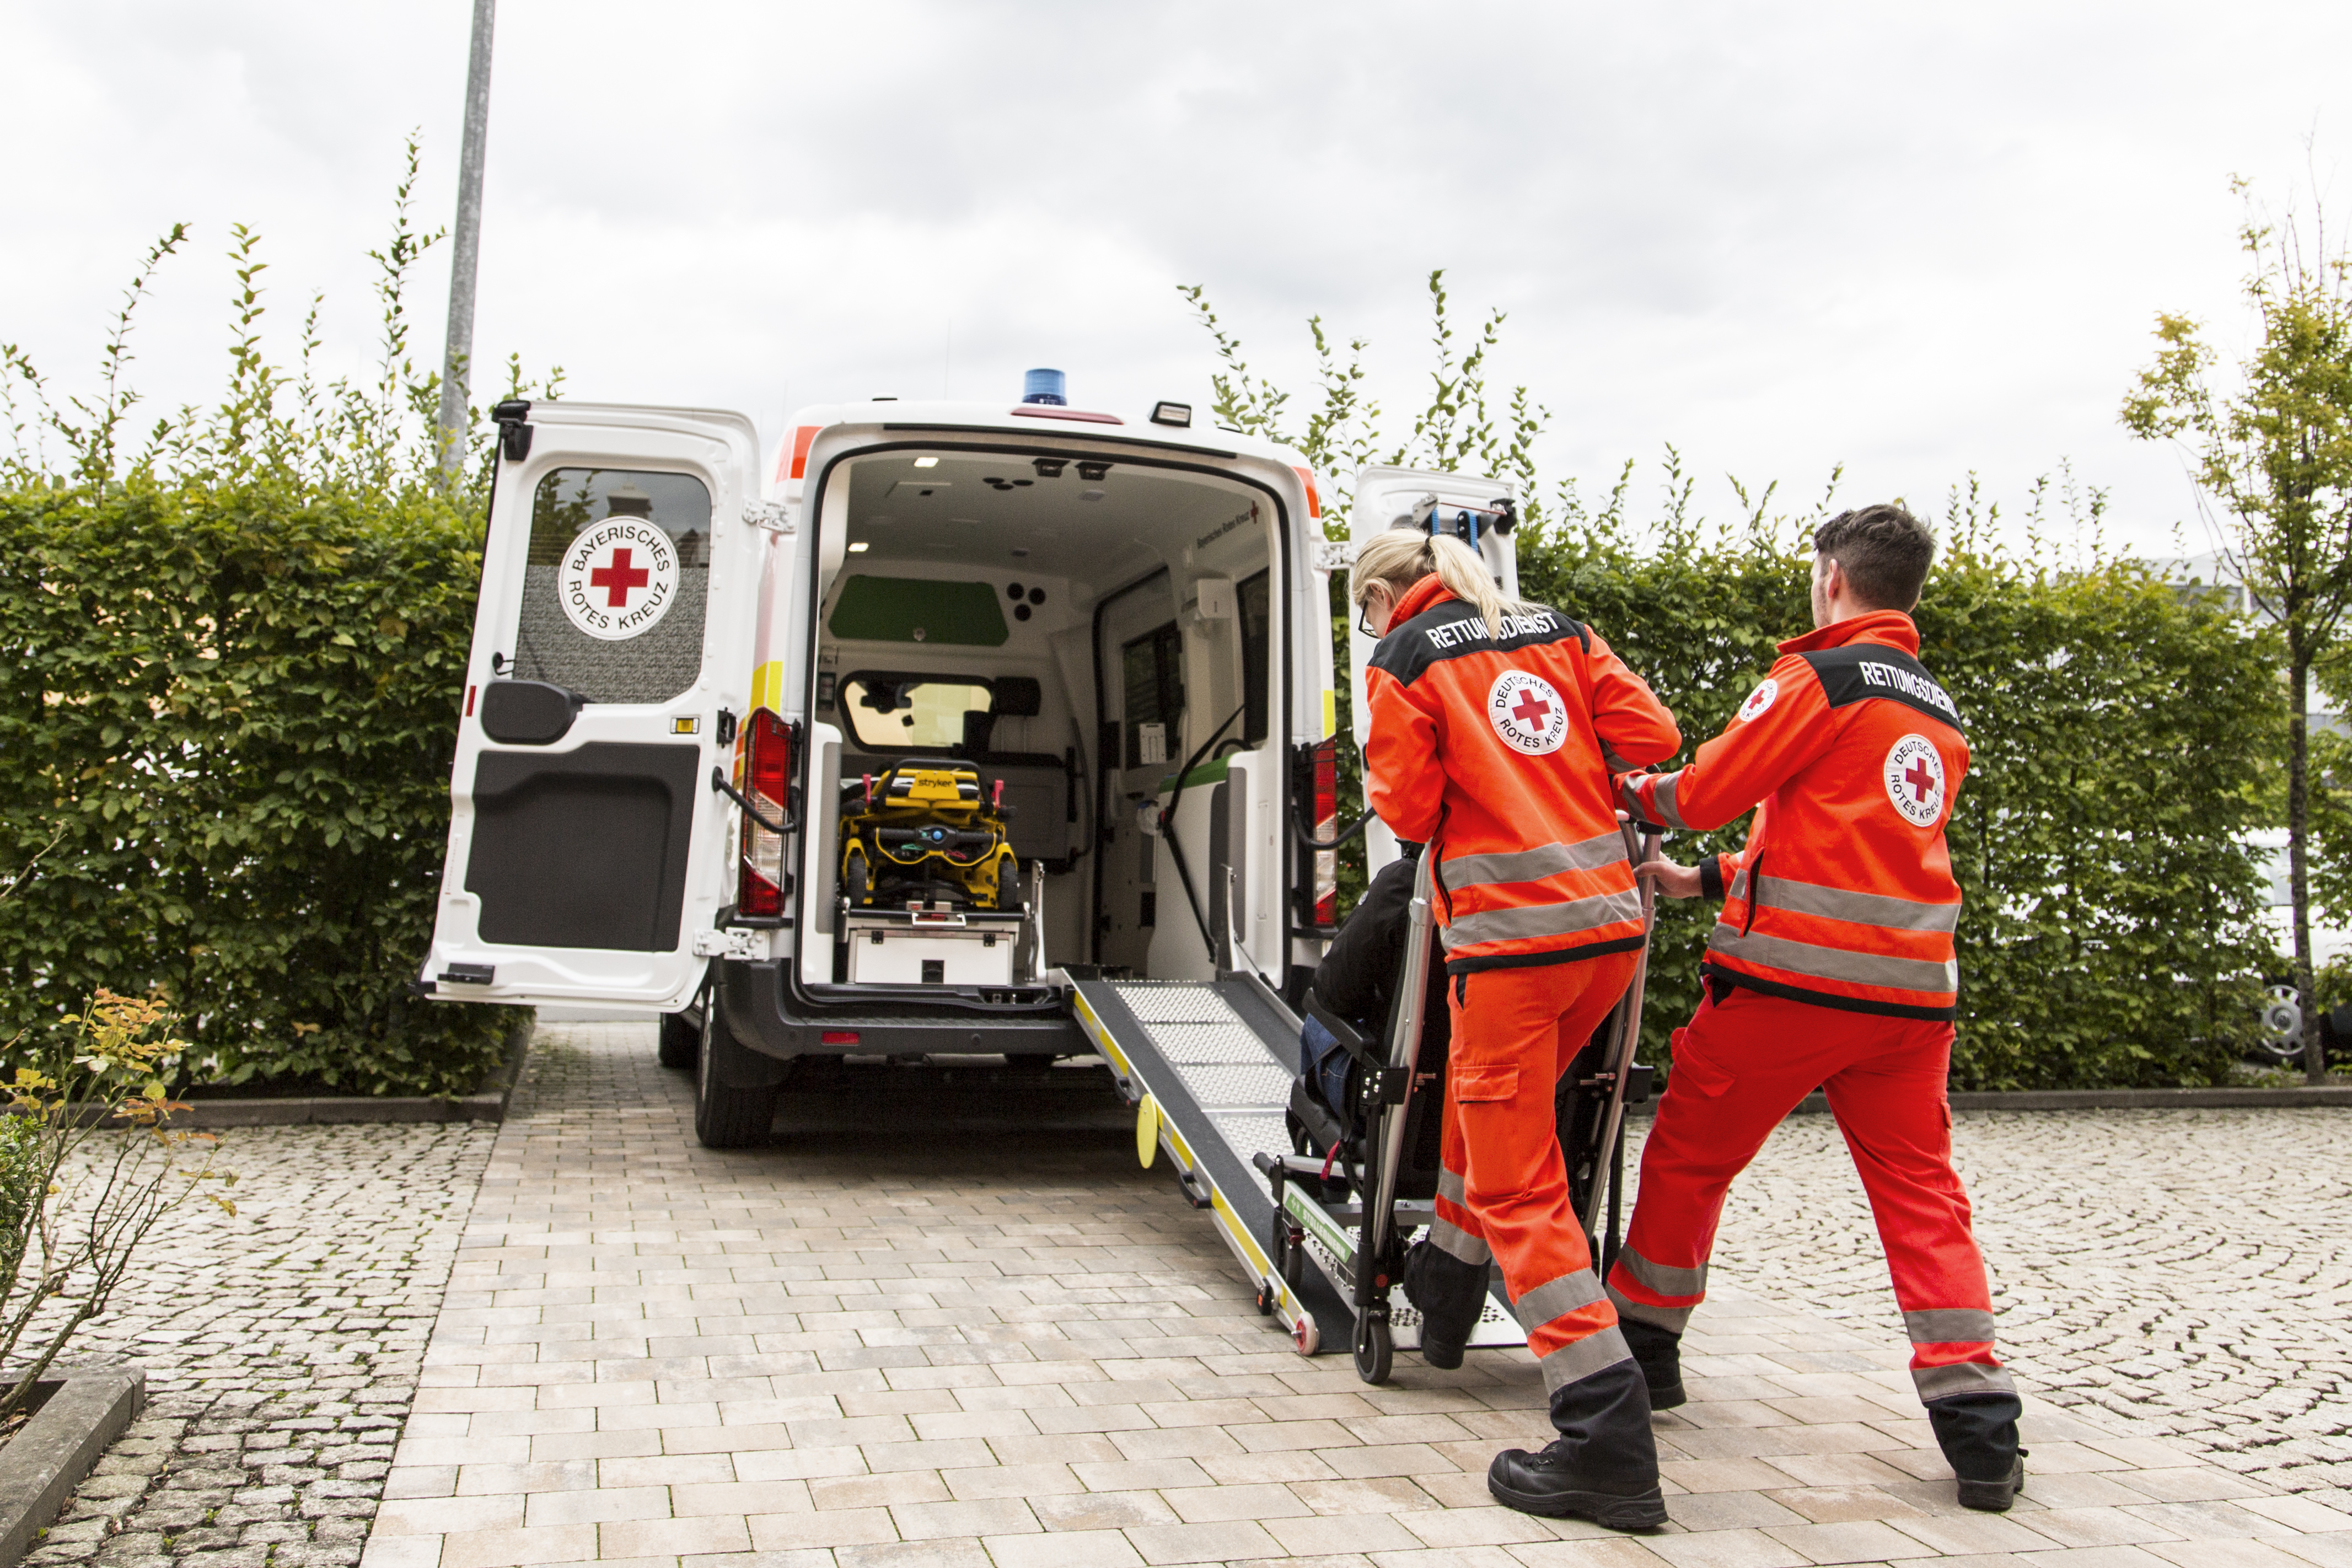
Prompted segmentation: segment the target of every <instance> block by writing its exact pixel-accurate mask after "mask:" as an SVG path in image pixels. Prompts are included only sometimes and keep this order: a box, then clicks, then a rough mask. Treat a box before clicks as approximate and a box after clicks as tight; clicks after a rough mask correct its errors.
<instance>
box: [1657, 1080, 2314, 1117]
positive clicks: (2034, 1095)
mask: <svg viewBox="0 0 2352 1568" xmlns="http://www.w3.org/2000/svg"><path fill="white" fill-rule="evenodd" d="M1951 1099H1952V1109H1953V1110H2254V1109H2272V1108H2293V1109H2298V1110H2308V1109H2312V1108H2315V1107H2326V1106H2352V1084H2343V1085H2337V1084H2328V1085H2326V1087H2324V1088H2320V1089H2019V1090H2015V1091H2012V1092H2010V1093H2005V1094H1955V1095H1953V1096H1952V1097H1951ZM1829 1109H1830V1102H1829V1100H1828V1098H1827V1097H1826V1096H1824V1095H1822V1094H1821V1093H1820V1092H1819V1091H1815V1092H1814V1093H1811V1094H1809V1095H1807V1096H1805V1098H1804V1099H1803V1100H1800V1101H1799V1102H1798V1104H1797V1109H1796V1110H1794V1111H1792V1112H1790V1114H1791V1115H1795V1116H1808V1115H1812V1116H1821V1115H1827V1114H1828V1112H1829ZM1656 1110H1657V1104H1656V1102H1655V1101H1652V1102H1651V1103H1650V1104H1648V1105H1637V1106H1631V1107H1628V1108H1627V1114H1629V1115H1633V1116H1648V1115H1652V1114H1654V1112H1655V1111H1656Z"/></svg>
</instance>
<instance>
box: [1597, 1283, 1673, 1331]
mask: <svg viewBox="0 0 2352 1568" xmlns="http://www.w3.org/2000/svg"><path fill="white" fill-rule="evenodd" d="M1609 1304H1610V1305H1611V1306H1612V1307H1614V1308H1616V1309H1617V1315H1618V1316H1619V1317H1621V1318H1630V1319H1632V1320H1633V1321H1634V1322H1637V1323H1648V1324H1650V1325H1651V1326H1652V1327H1654V1328H1660V1329H1664V1330H1665V1331H1666V1332H1668V1333H1670V1334H1678V1333H1681V1332H1682V1331H1683V1330H1684V1329H1685V1327H1686V1326H1688V1324H1689V1323H1690V1316H1691V1312H1692V1310H1693V1309H1691V1308H1689V1307H1653V1306H1651V1305H1650V1304H1649V1303H1648V1302H1647V1301H1636V1300H1633V1298H1632V1297H1631V1296H1628V1295H1627V1294H1625V1292H1624V1291H1622V1290H1620V1289H1617V1287H1616V1286H1614V1285H1612V1286H1611V1287H1609Z"/></svg>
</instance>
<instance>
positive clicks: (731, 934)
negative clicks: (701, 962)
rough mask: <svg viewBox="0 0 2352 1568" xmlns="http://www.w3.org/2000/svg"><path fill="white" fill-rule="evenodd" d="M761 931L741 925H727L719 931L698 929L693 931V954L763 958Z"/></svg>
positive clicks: (703, 956) (702, 956) (749, 958)
mask: <svg viewBox="0 0 2352 1568" xmlns="http://www.w3.org/2000/svg"><path fill="white" fill-rule="evenodd" d="M760 936H761V932H760V931H758V930H756V929H747V928H745V927H742V926H729V927H727V928H725V929H724V930H721V931H696V932H695V933H694V956H695V957H697V958H733V959H741V960H745V961H749V960H752V959H759V958H765V957H766V956H767V954H766V953H765V952H761V944H760Z"/></svg>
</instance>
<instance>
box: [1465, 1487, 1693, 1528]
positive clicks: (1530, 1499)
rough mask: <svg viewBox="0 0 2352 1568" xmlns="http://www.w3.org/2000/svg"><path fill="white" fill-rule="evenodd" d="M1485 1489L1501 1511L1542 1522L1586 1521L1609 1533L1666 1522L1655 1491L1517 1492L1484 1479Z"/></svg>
mask: <svg viewBox="0 0 2352 1568" xmlns="http://www.w3.org/2000/svg"><path fill="white" fill-rule="evenodd" d="M1486 1489H1487V1490H1488V1491H1489V1492H1491V1493H1493V1494H1494V1498H1495V1500H1496V1502H1498V1503H1501V1504H1502V1505H1503V1506H1504V1507H1505V1508H1515V1509H1517V1510H1519V1511H1520V1512H1521V1513H1534V1514H1541V1515H1542V1516H1543V1517H1545V1518H1546V1519H1589V1520H1591V1521H1592V1522H1593V1523H1595V1524H1598V1525H1602V1526H1605V1527H1606V1528H1608V1529H1610V1530H1655V1529H1656V1528H1657V1527H1658V1526H1660V1525H1662V1524H1664V1523H1665V1522H1666V1500H1665V1497H1664V1494H1663V1493H1662V1492H1661V1491H1660V1490H1659V1489H1657V1488H1655V1487H1652V1488H1651V1489H1649V1490H1648V1491H1647V1492H1644V1493H1643V1494H1642V1495H1641V1496H1639V1497H1620V1496H1618V1495H1616V1494H1614V1493H1612V1492H1573V1491H1570V1492H1521V1491H1514V1490H1512V1489H1510V1488H1509V1487H1506V1486H1499V1485H1497V1484H1496V1480H1495V1478H1494V1477H1492V1476H1488V1477H1487V1478H1486Z"/></svg>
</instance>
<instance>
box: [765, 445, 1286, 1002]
mask: <svg viewBox="0 0 2352 1568" xmlns="http://www.w3.org/2000/svg"><path fill="white" fill-rule="evenodd" d="M813 510H814V512H815V514H816V516H817V518H818V520H819V529H818V538H817V542H816V547H817V560H818V563H819V572H820V581H819V592H820V602H819V608H818V612H817V615H816V617H815V624H814V635H815V639H816V646H815V650H814V660H813V667H814V682H813V685H814V689H813V691H812V692H811V694H810V695H811V709H810V711H811V716H812V724H811V730H810V759H809V765H810V769H811V773H810V783H811V788H810V802H809V805H810V810H809V814H808V819H809V822H810V830H809V832H808V833H807V834H806V835H805V838H804V843H805V846H806V849H805V854H806V860H805V863H804V866H803V879H802V887H803V889H805V892H806V896H805V897H804V901H803V918H804V923H803V926H802V930H803V932H804V933H805V934H804V935H803V940H802V942H800V944H799V952H800V960H799V962H800V968H801V978H802V980H803V984H810V985H817V986H822V985H827V984H835V985H838V984H849V985H856V986H858V987H860V988H864V987H868V986H888V987H900V986H907V987H931V988H936V987H940V986H948V987H951V988H960V989H964V990H978V991H981V992H982V993H986V992H988V991H990V990H992V989H993V988H995V987H1001V986H1014V987H1022V986H1031V985H1036V984H1045V983H1050V982H1051V981H1053V980H1054V979H1055V978H1056V977H1057V976H1056V972H1059V973H1060V974H1062V975H1069V974H1074V973H1075V974H1078V975H1084V974H1087V973H1097V972H1100V973H1110V974H1113V975H1121V974H1124V975H1132V976H1136V977H1140V978H1153V979H1205V978H1209V977H1211V976H1212V975H1213V973H1215V972H1216V971H1217V970H1218V969H1220V968H1226V967H1238V966H1239V965H1240V963H1242V962H1244V961H1253V962H1255V963H1257V964H1258V965H1259V966H1260V967H1261V968H1264V969H1265V970H1266V971H1267V972H1268V973H1273V974H1277V975H1278V974H1279V973H1281V954H1282V952H1284V949H1285V948H1286V929H1287V924H1288V922H1287V921H1286V918H1285V916H1284V913H1283V909H1282V902H1281V900H1282V898H1283V890H1282V889H1283V884H1282V878H1283V876H1284V868H1283V866H1282V864H1281V860H1282V849H1283V847H1284V845H1285V843H1286V838H1285V837H1284V836H1280V835H1277V834H1276V833H1275V832H1274V827H1273V813H1274V811H1275V810H1276V809H1278V808H1279V806H1280V803H1281V800H1282V792H1281V783H1282V781H1281V780H1280V779H1279V777H1278V776H1277V775H1276V773H1275V771H1274V770H1275V769H1276V768H1277V767H1279V766H1280V765H1281V762H1282V757H1283V751H1282V746H1281V742H1280V736H1281V733H1282V731H1283V729H1284V726H1283V723H1282V721H1281V716H1280V715H1281V710H1280V696H1279V691H1280V675H1281V670H1282V667H1283V660H1282V659H1281V658H1280V656H1279V648H1280V647H1281V644H1280V640H1279V631H1278V628H1277V627H1276V624H1275V622H1276V617H1277V616H1279V614H1280V613H1281V605H1280V600H1281V595H1279V593H1277V592H1276V575H1277V571H1276V563H1277V562H1278V560H1279V553H1278V552H1277V551H1276V534H1275V529H1276V514H1275V509H1274V507H1273V505H1272V503H1271V502H1270V501H1269V500H1267V499H1266V497H1265V495H1264V493H1263V492H1261V491H1258V490H1255V489H1252V488H1250V487H1249V486H1246V485H1244V484H1241V483H1238V482H1235V481H1233V480H1230V479H1222V478H1219V477H1215V476H1211V475H1203V474H1198V473H1186V472H1178V471H1173V470H1170V469H1165V468H1152V467H1148V466H1138V465H1133V464H1121V463H1118V462H1116V461H1109V460H1091V459H1087V458H1061V457H1037V456H1023V455H1016V454H1013V453H1001V454H976V453H972V452H968V451H966V452H958V451H951V450H941V451H938V452H923V451H917V450H899V451H893V452H888V453H881V454H877V455H874V456H871V457H865V458H856V459H853V460H851V461H850V462H847V463H845V464H843V465H841V466H839V467H837V468H835V469H834V470H833V471H832V473H831V474H830V475H829V476H828V478H827V480H826V489H825V492H824V496H823V497H822V498H821V500H819V503H818V505H817V506H816V507H815V508H814V509H813ZM1194 759H1197V760H1196V761H1194V765H1193V767H1192V771H1191V772H1190V773H1187V774H1185V775H1184V776H1185V779H1186V783H1185V784H1184V787H1183V788H1182V790H1181V793H1180V792H1179V791H1178V790H1177V788H1176V784H1177V775H1178V774H1179V773H1180V772H1181V770H1182V769H1183V767H1184V764H1185V763H1187V762H1188V761H1193V760H1194ZM910 762H911V763H914V764H916V766H915V767H913V768H908V767H900V768H899V769H898V773H899V775H900V778H901V782H899V783H898V786H897V787H898V791H899V794H898V795H891V794H890V790H891V787H892V783H891V770H892V769H893V767H894V765H896V764H900V763H910ZM959 769H963V770H970V771H971V772H972V773H977V775H978V778H977V780H966V781H958V782H960V783H961V784H963V788H964V794H965V801H964V803H963V805H961V806H952V805H943V806H942V807H941V808H940V811H939V813H938V814H937V816H936V817H935V818H932V817H926V816H923V815H922V813H921V812H919V811H916V810H897V811H894V810H888V809H883V808H885V807H888V806H889V805H890V804H891V802H892V801H894V800H905V801H911V800H912V798H913V797H912V795H910V794H909V793H908V784H907V783H906V782H904V780H905V778H906V776H907V775H909V774H912V773H920V772H928V771H933V770H936V771H939V772H947V773H952V772H954V771H955V770H959ZM971 783H977V784H978V785H979V795H980V800H979V806H980V808H981V809H980V810H978V811H977V812H976V813H975V812H974V811H973V810H972V809H971V788H970V785H971ZM947 784H948V781H947V780H946V779H944V778H940V777H937V776H933V777H931V778H929V781H928V782H927V783H926V784H925V785H924V788H925V789H926V790H927V791H929V797H931V798H943V797H941V796H940V794H939V792H940V790H941V789H943V788H945V787H946V786H947ZM1000 789H1001V795H1000V793H999V792H1000ZM1000 800H1001V802H1002V805H1003V807H1004V808H1007V809H1005V810H1004V811H1003V812H1002V813H999V812H997V811H995V809H994V807H995V805H996V803H997V802H998V801H1000ZM1171 803H1172V804H1173V805H1175V807H1176V809H1175V813H1174V816H1173V819H1172V826H1171V830H1170V832H1169V833H1168V834H1167V835H1165V836H1163V835H1162V834H1161V833H1160V823H1159V822H1158V820H1157V817H1158V812H1159V809H1160V807H1163V806H1167V805H1171ZM992 818H993V819H994V825H995V826H996V827H997V828H999V829H1001V833H1002V837H1003V839H1005V840H1007V841H1009V844H1010V847H1011V849H1012V853H1013V866H1012V868H1010V870H1009V873H1008V874H1007V875H1005V876H1004V877H1003V878H1002V879H1001V880H1000V882H999V886H998V889H997V892H996V896H995V897H994V898H993V899H991V898H990V897H988V896H987V895H986V892H985V890H984V889H983V890H982V891H980V892H978V893H977V894H975V892H974V891H973V889H971V888H970V887H968V886H964V885H961V884H960V880H959V879H965V880H969V879H970V876H971V874H970V873H968V872H965V871H963V870H961V869H960V868H958V867H957V866H956V865H955V864H954V863H953V861H954V859H955V858H956V857H957V856H958V855H959V854H960V853H968V854H977V853H981V852H982V850H983V849H984V846H985V835H986V833H987V831H989V829H990V827H991V819H992ZM891 823H896V824H899V825H900V826H895V827H894V826H887V824H891ZM877 824H884V826H877ZM927 832H928V833H931V834H933V836H934V837H936V838H940V841H941V842H943V843H944V844H945V846H946V847H945V849H944V851H943V852H942V854H941V856H940V857H938V858H932V859H931V860H930V861H929V865H928V868H924V867H918V868H912V869H910V868H906V867H902V866H895V865H884V864H882V863H881V862H882V860H883V858H884V857H885V856H886V854H887V855H892V856H897V855H904V854H906V853H908V852H910V851H919V850H921V849H923V848H924V847H926V843H925V842H923V841H919V840H920V839H921V836H922V835H923V834H925V833H927ZM958 833H961V834H963V835H965V836H966V837H965V838H964V840H963V842H964V843H965V844H967V845H968V846H969V847H970V848H969V849H968V850H964V851H960V850H959V849H958V847H957V840H956V838H955V837H954V836H955V835H956V834H958ZM941 836H944V837H941ZM845 871H846V874H845ZM1188 880H1189V883H1190V887H1189V889H1188V888H1187V886H1186V885H1185V884H1186V883H1187V881H1188ZM845 900H846V901H845ZM1229 905H1230V907H1229Z"/></svg>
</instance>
